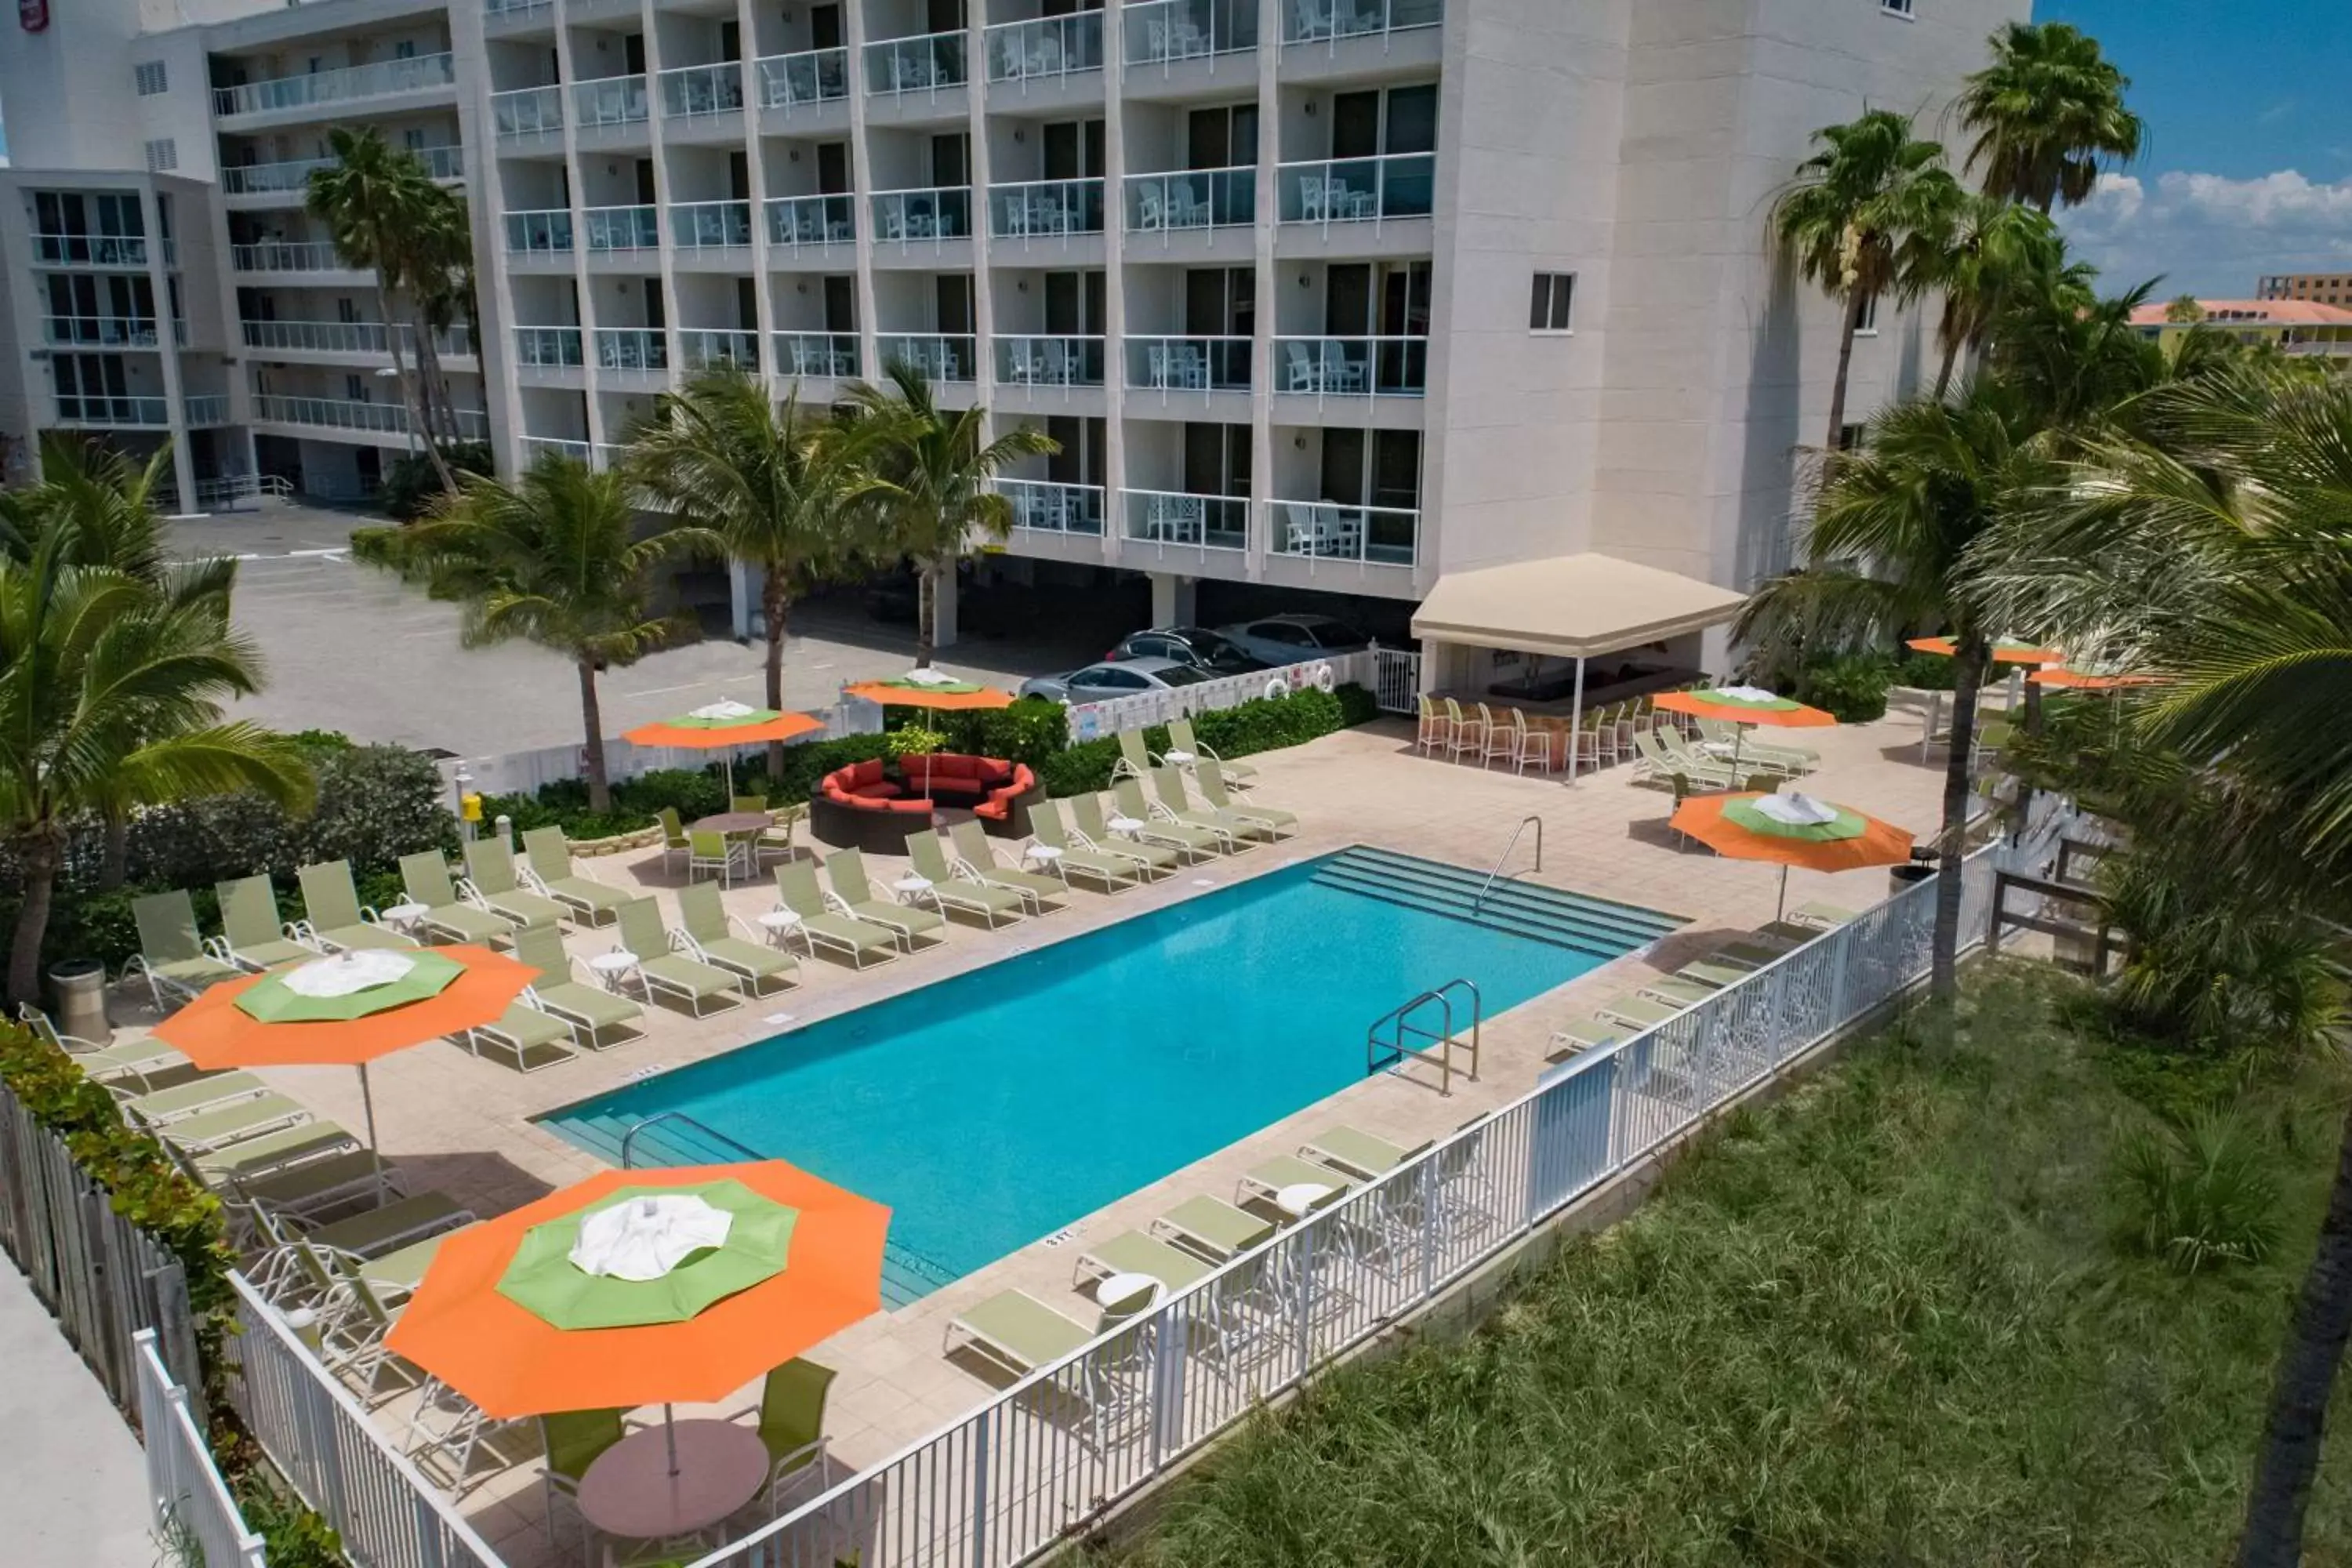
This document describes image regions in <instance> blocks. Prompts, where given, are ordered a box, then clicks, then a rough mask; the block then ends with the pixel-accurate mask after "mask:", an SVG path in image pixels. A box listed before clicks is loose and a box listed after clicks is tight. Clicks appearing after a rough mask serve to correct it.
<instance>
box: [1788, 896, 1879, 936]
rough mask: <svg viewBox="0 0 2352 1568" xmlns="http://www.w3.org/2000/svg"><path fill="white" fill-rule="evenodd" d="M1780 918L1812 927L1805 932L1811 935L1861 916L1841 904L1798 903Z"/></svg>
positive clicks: (1833, 929) (1829, 929)
mask: <svg viewBox="0 0 2352 1568" xmlns="http://www.w3.org/2000/svg"><path fill="white" fill-rule="evenodd" d="M1782 918H1783V919H1784V920H1787V921H1791V922H1793V923H1794V924H1797V925H1800V926H1810V927H1811V928H1813V929H1812V930H1811V931H1808V932H1807V933H1806V934H1807V935H1808V936H1809V937H1811V936H1815V935H1819V934H1820V933H1821V932H1822V931H1835V930H1836V929H1837V928H1838V927H1840V926H1842V925H1843V924H1845V923H1846V922H1847V921H1854V920H1859V919H1861V918H1862V917H1861V914H1860V912H1859V911H1857V910H1850V909H1847V908H1846V907H1845V906H1844V905H1843V904H1823V903H1811V904H1799V905H1798V906H1797V907H1796V908H1795V909H1793V910H1790V911H1789V912H1788V913H1787V914H1786V915H1785V916H1783V917H1782Z"/></svg>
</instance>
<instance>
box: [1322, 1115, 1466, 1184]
mask: <svg viewBox="0 0 2352 1568" xmlns="http://www.w3.org/2000/svg"><path fill="white" fill-rule="evenodd" d="M1432 1142H1433V1140H1432V1139H1427V1138H1424V1139H1423V1140H1422V1141H1421V1142H1418V1143H1415V1144H1413V1145H1412V1147H1411V1148H1407V1147H1406V1146H1405V1145H1403V1144H1402V1143H1393V1142H1390V1141H1389V1140H1388V1139H1386V1138H1382V1137H1380V1136H1379V1135H1377V1134H1375V1133H1370V1132H1367V1131H1363V1130H1362V1129H1361V1128H1359V1127H1349V1126H1348V1125H1347V1124H1345V1123H1344V1122H1343V1123H1341V1124H1340V1125H1339V1126H1337V1127H1327V1128H1325V1129H1324V1130H1323V1131H1320V1132H1318V1133H1317V1134H1316V1135H1315V1136H1314V1137H1312V1138H1310V1139H1308V1140H1307V1142H1305V1143H1304V1144H1302V1145H1300V1146H1299V1150H1298V1152H1299V1153H1300V1154H1301V1155H1303V1156H1305V1157H1306V1158H1307V1159H1309V1160H1313V1161H1316V1162H1318V1163H1321V1164H1325V1165H1328V1166H1330V1167H1331V1169H1333V1170H1335V1171H1337V1172H1339V1173H1340V1174H1341V1175H1344V1176H1350V1177H1353V1178H1354V1179H1355V1180H1357V1181H1360V1182H1369V1181H1371V1180H1373V1179H1374V1178H1375V1177H1379V1176H1384V1175H1386V1174H1388V1173H1390V1172H1391V1171H1393V1170H1395V1169H1396V1168H1397V1167H1398V1166H1399V1165H1402V1164H1403V1163H1405V1162H1406V1161H1408V1160H1412V1159H1417V1158H1419V1157H1420V1156H1421V1155H1423V1154H1424V1153H1426V1152H1429V1146H1430V1144H1431V1143H1432Z"/></svg>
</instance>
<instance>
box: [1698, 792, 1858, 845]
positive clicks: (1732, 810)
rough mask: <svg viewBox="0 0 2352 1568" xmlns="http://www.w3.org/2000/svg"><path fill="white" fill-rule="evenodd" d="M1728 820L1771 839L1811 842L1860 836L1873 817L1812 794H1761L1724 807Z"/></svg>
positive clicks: (1825, 842)
mask: <svg viewBox="0 0 2352 1568" xmlns="http://www.w3.org/2000/svg"><path fill="white" fill-rule="evenodd" d="M1723 815H1724V818H1725V820H1726V821H1729V822H1736V823H1738V825H1739V826H1742V827H1744V828H1746V829H1748V832H1750V833H1760V834H1763V835H1764V836H1765V837H1768V838H1796V839H1801V840H1803V841H1805V842H1806V843H1810V844H1830V843H1834V842H1836V841H1837V840H1839V839H1842V838H1859V837H1862V836H1863V833H1864V830H1865V829H1866V828H1868V827H1869V826H1870V819H1869V818H1867V817H1865V816H1863V815H1862V813H1860V812H1858V811H1853V810H1850V809H1848V808H1847V807H1845V806H1843V805H1837V804H1835V803H1834V802H1832V801H1826V800H1815V799H1814V798H1813V797H1812V796H1811V795H1758V796H1756V797H1755V798H1754V799H1753V800H1735V801H1732V802H1730V803H1728V804H1727V805H1725V806H1724V808H1723Z"/></svg>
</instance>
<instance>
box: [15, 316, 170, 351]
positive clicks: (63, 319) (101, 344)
mask: <svg viewBox="0 0 2352 1568" xmlns="http://www.w3.org/2000/svg"><path fill="white" fill-rule="evenodd" d="M41 325H42V329H43V332H44V335H45V336H47V339H48V341H49V342H53V343H58V344H64V345H68V346H72V347H77V348H79V347H90V348H107V349H152V348H153V347H155V346H156V345H157V344H158V343H159V342H161V341H162V339H161V335H160V333H159V331H158V330H157V328H156V325H155V319H154V318H153V317H152V316H45V317H43V318H42V320H41ZM180 336H181V337H182V338H183V339H184V338H185V337H186V336H187V334H186V333H185V332H184V331H183V332H182V333H181V334H180Z"/></svg>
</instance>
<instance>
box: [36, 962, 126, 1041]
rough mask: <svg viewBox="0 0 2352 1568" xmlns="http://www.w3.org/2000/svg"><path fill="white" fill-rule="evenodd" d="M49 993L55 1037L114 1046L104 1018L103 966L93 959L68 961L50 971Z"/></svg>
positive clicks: (110, 1028)
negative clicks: (54, 1000)
mask: <svg viewBox="0 0 2352 1568" xmlns="http://www.w3.org/2000/svg"><path fill="white" fill-rule="evenodd" d="M49 989H50V990H51V991H53V992H54V993H55V994H56V995H57V1012H56V1014H55V1018H56V1020H57V1026H58V1034H60V1035H71V1036H73V1037H75V1038H76V1039H82V1040H88V1041H89V1043H90V1044H91V1045H94V1046H105V1045H111V1044H113V1042H114V1026H113V1025H112V1024H110V1023H109V1022H107V1017H106V966H105V965H104V964H102V963H99V962H98V960H96V959H94V958H69V959H68V960H67V961H66V962H65V963H60V964H58V966H57V967H56V968H54V969H52V970H50V971H49Z"/></svg>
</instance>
